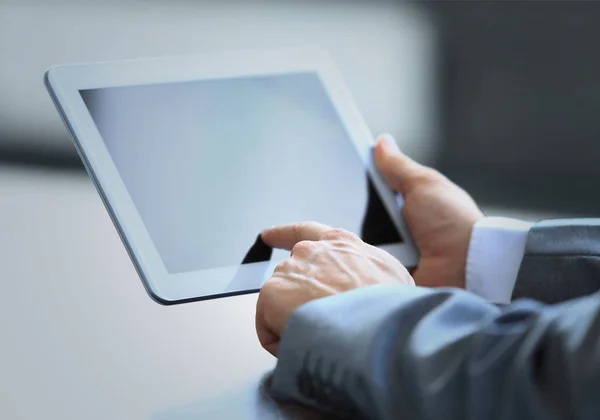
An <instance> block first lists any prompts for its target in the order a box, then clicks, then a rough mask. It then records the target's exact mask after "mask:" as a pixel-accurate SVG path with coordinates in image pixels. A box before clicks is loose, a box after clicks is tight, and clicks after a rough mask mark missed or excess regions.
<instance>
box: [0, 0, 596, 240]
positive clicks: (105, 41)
mask: <svg viewBox="0 0 600 420" xmlns="http://www.w3.org/2000/svg"><path fill="white" fill-rule="evenodd" d="M599 22H600V5H598V4H596V3H595V2H419V3H402V2H395V1H317V0H314V1H295V2H293V1H227V2H224V1H192V0H170V1H164V0H163V1H160V0H146V1H136V0H119V1H116V0H114V1H107V0H105V1H102V2H97V1H87V0H71V1H67V0H44V1H42V0H36V1H28V0H0V196H1V199H0V227H2V229H1V230H0V232H1V233H0V237H3V239H2V240H0V241H7V242H10V235H11V234H12V235H20V234H21V230H20V229H21V228H23V227H24V226H26V225H27V220H28V218H31V217H42V216H41V215H43V214H44V212H45V211H46V206H47V205H49V204H48V203H50V202H51V201H52V200H54V199H55V198H56V194H59V195H60V196H61V197H63V200H65V201H64V202H61V203H62V204H61V206H63V207H64V210H65V211H72V210H73V209H74V208H76V209H77V208H85V206H86V205H87V204H86V203H88V202H89V203H90V204H89V205H90V206H100V205H101V204H100V202H99V200H98V199H97V197H96V195H95V192H94V191H93V187H92V185H91V182H90V181H89V180H88V179H87V175H86V174H85V171H84V170H83V168H82V166H81V163H80V160H79V158H78V157H77V155H76V153H75V150H74V148H73V146H72V144H71V141H70V139H69V137H68V134H67V131H66V130H65V129H64V127H63V125H62V123H61V121H60V118H59V117H58V114H57V112H56V111H55V109H54V107H53V105H52V103H51V101H50V99H49V98H48V95H47V93H46V91H45V89H44V87H43V83H42V76H43V72H44V70H45V69H46V68H47V67H48V66H51V65H55V64H61V63H72V62H85V61H103V60H117V59H125V58H135V57H145V56H160V55H176V54H189V53H202V52H210V51H218V50H223V49H239V48H267V47H278V46H290V45H303V44H318V45H321V46H323V47H325V48H326V49H328V50H329V52H330V53H331V55H332V56H333V58H334V60H335V61H336V62H337V64H338V67H339V68H340V70H341V71H342V73H343V75H344V77H345V79H346V82H347V84H348V86H349V88H350V90H351V92H352V93H353V95H354V97H355V99H356V101H357V102H358V105H359V108H360V109H361V111H362V113H363V114H364V117H365V119H366V120H367V122H368V124H369V125H370V127H371V129H372V131H373V133H375V134H377V133H381V132H390V133H392V134H393V135H394V136H396V138H397V140H398V142H399V144H400V146H401V148H402V149H403V150H404V151H405V152H406V153H407V154H409V155H411V156H412V157H414V158H415V159H418V160H419V161H421V162H423V163H426V164H429V165H433V166H435V167H437V168H439V169H441V170H442V171H443V172H444V173H445V174H447V175H448V176H449V177H450V178H452V179H453V180H455V181H456V182H458V183H459V184H460V185H462V186H463V187H465V188H466V189H467V190H468V191H469V192H470V193H471V194H472V195H473V196H474V197H475V198H476V199H477V200H478V201H479V202H480V203H481V204H482V206H483V207H484V209H486V210H487V211H488V213H490V214H505V215H509V216H519V217H523V218H528V219H538V218H543V217H554V216H578V215H594V214H595V215H598V211H597V210H598V209H600V207H599V205H600V194H597V187H596V186H597V185H598V181H600V165H598V164H597V159H598V157H600V142H599V141H598V138H599V135H600V120H599V119H598V118H597V113H598V110H600V78H598V76H597V75H598V74H600V56H599V55H598V54H597V51H596V48H595V45H594V44H595V43H594V40H596V39H599V38H598V37H599V36H600V25H598V23H599ZM50 190H51V191H55V192H54V193H53V194H54V195H49V194H48V193H47V192H48V191H50ZM57 191H58V192H57ZM56 211H58V210H56ZM72 217H82V218H85V217H86V216H85V213H83V214H81V212H73V216H72ZM0 245H2V243H0Z"/></svg>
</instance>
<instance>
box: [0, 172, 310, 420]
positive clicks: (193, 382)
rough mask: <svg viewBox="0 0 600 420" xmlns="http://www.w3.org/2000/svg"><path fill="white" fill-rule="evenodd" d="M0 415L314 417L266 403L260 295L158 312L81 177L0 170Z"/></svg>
mask: <svg viewBox="0 0 600 420" xmlns="http://www.w3.org/2000/svg"><path fill="white" fill-rule="evenodd" d="M0 285H1V286H2V287H1V289H0V290H1V293H2V300H1V302H0V418H2V419H11V420H17V419H42V418H43V419H61V420H67V419H86V420H93V419H102V420H106V419H127V420H135V419H147V420H167V419H169V420H183V419H267V420H268V419H278V418H282V419H288V418H317V417H319V416H317V415H315V414H313V413H308V412H304V411H303V410H299V409H297V408H295V407H291V409H284V408H282V407H278V406H277V405H275V404H274V403H273V402H272V401H269V400H268V399H265V398H264V397H263V396H262V394H261V393H260V392H259V384H260V381H261V378H262V377H263V375H265V374H266V373H267V372H268V371H269V370H270V369H272V368H273V367H274V365H275V359H274V358H272V357H271V356H270V355H268V354H267V353H266V352H265V351H264V350H262V348H261V347H260V345H259V343H258V340H257V338H256V334H255V330H254V311H255V304H256V297H257V295H247V296H242V297H235V298H229V299H221V300H215V301H208V302H198V303H191V304H184V305H178V306H172V307H163V306H160V305H158V304H156V303H155V302H153V301H152V300H151V299H150V298H149V297H148V296H147V294H146V292H145V290H144V288H143V286H142V283H141V282H140V280H139V278H138V276H137V274H136V272H135V270H134V268H133V266H132V263H131V262H130V260H129V258H128V256H127V253H126V251H125V249H124V248H123V245H122V244H121V242H120V240H119V238H118V235H117V233H116V231H115V229H114V228H113V226H112V223H111V221H110V219H109V217H108V215H107V213H106V211H105V210H104V207H103V205H102V203H101V201H100V198H99V197H98V195H97V194H96V191H95V190H94V188H93V186H92V183H91V181H90V180H89V179H88V178H87V177H86V176H85V175H83V174H82V175H77V174H72V173H60V172H59V173H56V172H44V171H41V170H34V169H31V168H17V167H9V166H4V167H3V166H0Z"/></svg>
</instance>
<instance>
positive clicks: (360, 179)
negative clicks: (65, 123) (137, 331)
mask: <svg viewBox="0 0 600 420" xmlns="http://www.w3.org/2000/svg"><path fill="white" fill-rule="evenodd" d="M81 96H82V98H83V100H84V102H85V104H86V106H87V108H88V110H89V111H90V114H91V116H92V118H93V120H94V122H95V124H96V126H97V128H98V131H99V132H100V135H101V136H102V139H103V141H104V144H105V145H106V148H107V150H108V152H109V154H110V156H111V158H112V160H113V162H114V164H115V166H116V168H117V170H118V172H119V174H120V176H121V178H122V180H123V182H124V184H125V186H126V188H127V190H128V192H129V195H130V196H131V198H132V200H133V202H134V204H135V207H136V209H137V211H138V212H139V214H140V217H141V219H142V220H143V222H144V224H145V226H146V229H147V230H148V233H149V234H150V237H151V238H152V241H153V243H154V246H155V247H156V249H157V251H158V253H159V255H160V257H161V259H162V261H163V264H164V266H165V268H166V270H167V272H168V273H171V274H174V273H183V272H189V271H197V270H202V269H208V268H216V267H225V266H235V265H239V264H240V262H242V261H244V262H246V263H248V264H250V263H253V262H259V261H266V260H268V259H269V258H271V256H272V253H270V252H267V251H268V250H266V249H265V248H261V245H260V243H257V235H258V233H259V232H261V231H262V230H263V229H264V228H267V227H271V226H274V225H280V224H286V223H292V222H298V221H306V220H315V221H318V222H321V223H325V224H329V225H332V226H335V227H340V228H344V229H347V230H350V231H352V232H354V233H356V234H358V235H360V236H361V237H362V238H363V239H364V240H365V241H366V242H368V243H371V244H373V245H384V244H392V243H398V242H401V241H402V239H401V237H400V236H399V234H398V232H397V230H396V229H395V227H394V226H393V223H392V221H391V219H390V216H389V215H388V213H387V210H386V209H385V208H384V206H383V204H382V202H381V199H380V197H379V195H378V193H377V191H376V190H375V188H374V187H373V185H372V182H371V180H370V178H369V176H368V175H366V171H365V167H364V165H363V163H362V162H361V160H360V158H359V156H358V154H357V152H356V150H355V148H354V145H353V144H352V142H351V140H350V138H349V136H348V134H347V132H346V130H345V128H344V126H343V124H342V122H341V121H340V119H339V117H338V115H337V113H336V111H335V108H334V107H333V104H332V103H331V101H330V99H329V97H328V96H327V93H326V91H325V89H324V87H323V85H322V83H321V81H320V78H319V76H318V75H317V74H316V73H312V72H306V73H294V74H283V75H273V76H261V77H244V78H235V79H216V80H203V81H191V82H179V83H170V84H158V85H143V86H125V87H112V88H102V89H91V90H83V91H81ZM263 245H264V244H263ZM257 247H258V248H257ZM259 251H260V252H259Z"/></svg>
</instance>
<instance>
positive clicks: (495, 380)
mask: <svg viewBox="0 0 600 420" xmlns="http://www.w3.org/2000/svg"><path fill="white" fill-rule="evenodd" d="M278 358H279V360H278V363H277V367H276V369H275V372H274V375H273V380H272V391H273V392H274V394H275V396H277V397H279V398H282V399H285V400H293V401H296V402H300V403H304V404H308V405H311V406H313V407H316V408H318V409H320V410H323V411H325V412H330V413H335V414H336V415H341V416H342V417H353V418H368V419H385V420H387V419H394V420H396V419H431V420H437V419H439V420H454V419H456V420H459V419H460V420H463V419H486V420H494V419H507V420H508V419H511V420H518V419H544V420H548V419H550V420H551V419H562V418H582V419H596V418H600V398H598V396H597V395H598V392H600V295H598V294H594V295H590V296H587V297H583V298H580V299H577V300H573V301H570V302H566V303H562V304H558V305H553V306H549V305H544V304H542V303H537V302H534V301H531V300H520V301H516V302H513V303H512V304H510V305H508V306H505V307H503V308H499V307H497V306H495V305H493V304H491V303H489V302H487V301H485V300H484V299H481V298H480V297H477V296H475V295H473V294H471V293H468V292H465V291H461V290H454V289H448V290H444V289H435V290H433V289H422V288H416V287H405V286H400V285H391V286H390V285H387V286H371V287H367V288H364V289H358V290H354V291H351V292H346V293H342V294H339V295H336V296H332V297H328V298H324V299H320V300H316V301H313V302H310V303H308V304H306V305H303V306H301V307H300V308H298V310H296V311H295V312H294V314H293V315H292V317H291V318H290V321H289V323H288V326H287V328H286V331H285V333H284V335H283V337H282V341H281V344H280V348H279V354H278Z"/></svg>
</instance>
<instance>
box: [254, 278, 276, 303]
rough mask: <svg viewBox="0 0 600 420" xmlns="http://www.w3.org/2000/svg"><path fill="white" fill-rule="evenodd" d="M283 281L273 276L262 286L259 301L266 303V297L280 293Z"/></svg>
mask: <svg viewBox="0 0 600 420" xmlns="http://www.w3.org/2000/svg"><path fill="white" fill-rule="evenodd" d="M280 284H281V282H280V281H279V279H277V278H275V277H271V278H270V279H269V280H267V281H266V282H265V283H264V284H263V285H262V287H261V288H260V295H259V303H264V300H265V299H269V298H270V297H271V296H275V295H277V293H278V290H279V287H280Z"/></svg>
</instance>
